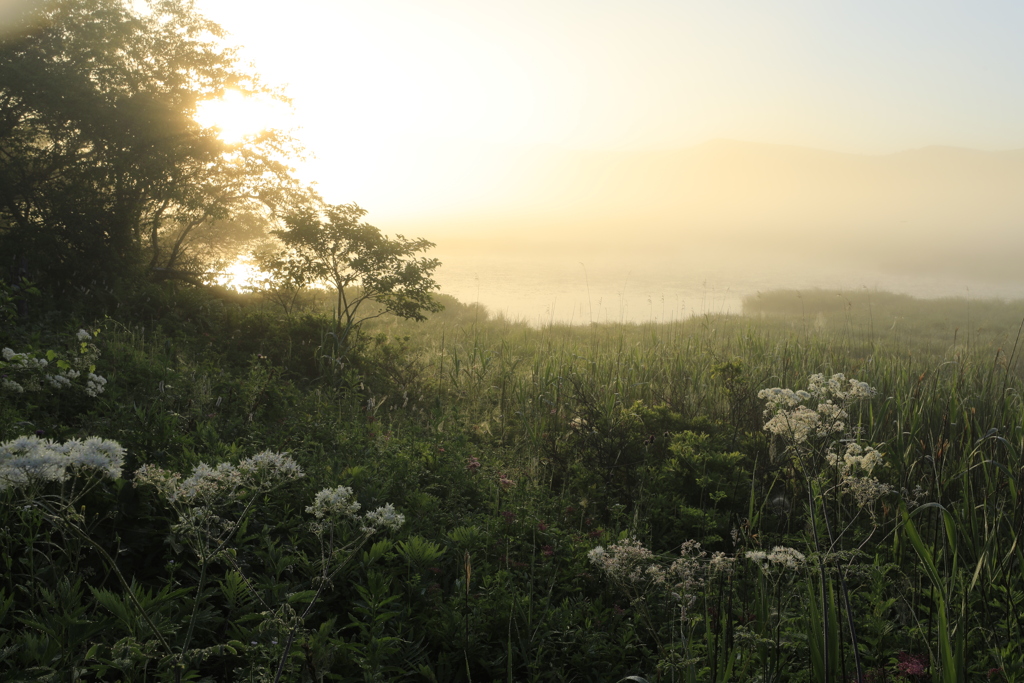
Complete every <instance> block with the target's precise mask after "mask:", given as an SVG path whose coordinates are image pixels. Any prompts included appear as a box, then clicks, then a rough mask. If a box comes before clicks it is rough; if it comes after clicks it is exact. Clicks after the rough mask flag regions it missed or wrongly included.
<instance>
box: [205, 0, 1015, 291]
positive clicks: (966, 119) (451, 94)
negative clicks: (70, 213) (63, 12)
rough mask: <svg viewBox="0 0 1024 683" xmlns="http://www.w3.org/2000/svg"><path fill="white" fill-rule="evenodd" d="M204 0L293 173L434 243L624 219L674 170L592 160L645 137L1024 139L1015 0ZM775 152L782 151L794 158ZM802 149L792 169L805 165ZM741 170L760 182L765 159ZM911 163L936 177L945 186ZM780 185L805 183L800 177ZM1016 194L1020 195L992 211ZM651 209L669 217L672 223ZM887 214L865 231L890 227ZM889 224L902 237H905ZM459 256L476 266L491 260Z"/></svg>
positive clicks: (845, 147)
mask: <svg viewBox="0 0 1024 683" xmlns="http://www.w3.org/2000/svg"><path fill="white" fill-rule="evenodd" d="M197 7H198V8H199V10H200V11H201V12H203V13H204V14H205V15H206V16H208V17H209V18H211V19H213V20H215V21H217V22H218V23H220V24H221V25H222V26H223V27H224V28H225V29H227V30H228V31H229V33H230V34H231V40H233V41H234V42H236V43H238V44H240V45H242V46H243V52H242V54H243V57H244V58H245V59H248V60H251V61H252V62H253V64H254V66H255V69H256V70H257V71H259V72H260V73H261V74H263V76H264V78H265V80H266V81H267V82H268V83H271V84H277V85H282V86H284V87H285V89H286V92H287V93H288V94H289V95H290V96H291V97H292V99H293V103H294V115H293V116H292V117H291V118H290V119H289V121H290V125H296V126H298V130H297V135H298V137H299V138H300V140H301V141H302V142H303V143H304V145H305V146H306V148H307V149H308V150H309V151H310V152H311V156H312V158H311V159H310V160H308V161H306V162H304V163H302V164H300V165H299V169H298V170H299V173H300V175H301V176H302V177H304V178H305V179H307V180H311V181H315V182H317V184H318V187H319V190H320V192H321V193H322V194H323V195H324V196H325V198H327V199H328V200H329V201H332V202H358V203H359V204H360V205H361V206H363V207H364V208H366V209H368V211H369V212H370V213H369V216H368V220H370V222H372V223H373V224H375V225H377V226H378V227H381V228H382V230H384V231H385V232H389V233H394V232H399V233H404V234H406V235H416V236H425V237H427V238H428V239H432V240H434V241H436V242H438V243H439V244H442V245H449V246H450V245H451V244H452V243H453V242H452V240H457V239H463V240H466V239H473V238H483V237H487V238H489V239H491V238H492V239H494V240H498V241H500V240H501V239H502V238H504V239H505V242H506V243H508V242H509V241H510V240H511V241H514V239H515V235H517V234H518V233H519V231H521V230H523V229H525V226H529V227H530V228H532V229H533V232H534V233H535V234H537V233H540V234H547V235H550V236H552V237H554V236H556V233H557V234H560V235H561V236H562V241H563V242H564V241H568V242H572V241H583V239H584V238H583V237H581V236H583V235H586V234H587V227H586V226H587V225H588V224H591V223H592V224H595V225H596V224H597V223H598V222H600V219H602V218H606V219H607V218H608V217H609V216H611V217H613V218H614V221H613V223H615V225H616V226H618V229H620V230H623V229H632V228H633V227H635V226H632V225H627V224H626V223H627V222H628V221H627V218H625V216H627V213H626V211H627V210H628V207H629V206H630V204H631V203H633V204H634V205H638V206H639V205H641V204H643V205H644V206H645V208H647V207H650V206H653V205H654V204H659V205H660V199H661V197H662V196H663V195H664V193H670V194H671V193H672V187H673V186H672V184H671V182H668V183H666V182H662V180H663V179H662V180H657V181H655V182H652V183H650V184H648V187H647V188H646V190H645V189H644V188H640V189H639V190H638V191H637V194H636V195H626V194H624V192H625V190H623V189H621V188H623V187H625V185H627V184H630V183H618V184H617V185H615V186H614V187H610V186H609V183H608V182H605V181H603V180H602V178H605V179H607V178H622V177H627V178H632V179H635V178H637V177H639V176H640V175H644V172H643V171H641V172H639V173H636V172H634V169H636V168H646V166H644V164H646V161H645V160H646V159H647V158H648V157H645V156H644V155H657V154H660V153H674V152H677V151H680V150H692V149H695V148H700V146H701V145H706V144H708V143H709V142H711V141H721V140H735V141H747V142H751V143H761V144H768V145H777V146H796V147H805V148H814V149H818V150H828V151H830V152H837V153H843V154H845V155H847V161H849V159H851V158H858V157H861V156H872V157H877V156H879V155H893V154H896V153H899V152H902V151H904V150H915V149H919V148H924V147H929V146H933V145H941V146H950V147H962V148H971V149H975V150H986V151H991V152H995V151H1001V150H1018V149H1022V148H1024V123H1022V122H1024V86H1022V84H1024V40H1021V39H1020V36H1021V35H1024V3H1021V2H1009V1H1002V0H1000V1H991V0H977V1H975V2H970V3H968V2H964V1H954V0H928V1H924V0H921V1H918V0H885V1H882V0H857V1H856V2H850V1H845V0H833V1H829V2H822V1H820V0H774V1H773V2H764V1H763V0H717V1H714V2H711V1H704V2H696V1H692V0H628V1H625V0H516V1H514V2H512V1H505V0H500V1H499V0H359V1H355V0H291V1H290V2H288V3H281V2H279V0H274V1H273V2H271V1H270V0H199V1H198V3H197ZM275 122H276V121H275ZM779 149H783V148H782V147H780V148H779ZM581 154H582V155H584V156H580V155H581ZM573 155H576V156H573ZM587 155H589V156H587ZM733 156H734V157H735V159H741V160H743V161H742V163H747V161H746V160H748V159H749V158H750V155H749V154H746V153H744V154H739V155H733ZM623 159H626V161H623ZM780 159H781V160H776V161H775V162H773V163H775V164H776V167H777V166H778V165H779V164H782V166H783V167H787V168H788V167H789V166H790V165H792V164H793V163H796V164H797V165H799V164H803V163H804V162H802V161H799V162H791V161H790V160H789V157H786V156H785V154H784V155H783V156H782V157H780ZM638 160H639V161H638ZM715 163H716V164H718V165H719V166H720V165H721V163H724V162H721V163H720V162H715ZM735 163H740V162H738V161H737V162H735ZM843 163H846V162H843ZM840 165H842V164H840ZM847 165H849V164H847ZM673 168H675V167H673ZM695 168H698V171H699V168H700V167H695ZM716 168H717V166H716ZM773 168H774V167H773ZM801 168H802V169H803V170H800V172H799V173H797V176H800V177H807V174H808V173H811V174H813V172H814V171H813V169H812V170H810V171H808V170H807V169H806V168H803V167H802V166H801ZM844 168H845V167H844ZM740 170H741V171H743V169H740ZM731 172H732V171H730V173H731ZM891 172H892V171H891V169H890V170H887V171H885V173H891ZM694 173H697V174H698V176H699V173H698V172H697V171H694V172H693V173H691V179H692V178H693V177H696V176H694V175H693V174H694ZM744 173H745V171H744ZM773 173H774V171H770V172H768V175H769V176H771V175H772V174H773ZM801 173H802V174H803V175H802V176H801V175H800V174H801ZM648 175H649V174H648ZM747 175H749V174H747ZM826 175H829V177H832V176H834V177H837V178H838V177H848V176H849V175H850V172H848V171H846V170H844V171H835V170H830V171H829V173H828V174H826ZM854 175H856V174H854ZM887 177H889V176H887ZM986 177H987V176H986ZM1012 177H1013V179H1014V182H1015V179H1016V178H1017V176H1016V175H1014V176H1012ZM893 178H895V176H893ZM670 180H671V179H670ZM720 180H721V179H720ZM745 182H746V184H747V186H749V187H753V188H755V190H756V192H759V193H760V195H765V194H766V191H765V190H764V189H763V188H764V187H767V185H766V184H765V183H764V182H762V180H761V179H760V178H755V179H754V180H751V179H750V178H748V179H747V180H746V181H745ZM893 182H897V183H899V182H900V181H899V180H894V181H893ZM908 182H910V183H911V184H915V186H921V187H926V189H927V188H932V187H934V188H935V191H936V192H941V193H943V194H948V188H949V187H954V188H955V187H957V185H955V184H954V185H949V184H948V183H947V184H946V185H942V184H941V183H939V185H934V186H932V185H928V182H930V181H928V182H925V181H920V180H918V179H915V180H913V181H908ZM922 183H923V184H922ZM631 184H632V185H633V186H639V185H641V183H639V182H636V181H634V182H632V183H631ZM875 184H876V185H877V184H878V183H877V182H876V183H875ZM974 184H978V183H974ZM1008 184H1010V185H1012V183H1009V182H1008ZM729 185H730V182H729V180H728V178H726V179H725V180H722V181H721V182H719V183H718V185H716V186H715V187H714V189H713V192H712V191H709V193H708V194H707V197H706V198H712V199H711V200H708V201H705V202H704V203H705V204H708V203H709V202H710V203H711V204H715V203H716V202H719V198H720V199H721V202H720V203H718V204H716V205H724V204H730V203H732V204H737V203H739V204H746V205H749V210H748V211H747V212H746V213H745V214H744V215H745V216H755V217H756V216H757V215H759V211H760V208H759V206H760V205H758V204H757V203H756V201H753V202H751V201H747V198H745V197H740V196H738V195H737V196H735V197H730V196H728V192H727V191H726V190H723V188H728V186H729ZM652 187H653V188H656V191H657V192H659V193H662V194H659V195H658V196H654V195H652V192H654V191H653V190H651V188H652ZM758 188H761V189H758ZM608 194H617V195H619V196H617V197H616V198H615V201H614V204H615V206H616V207H617V208H615V211H619V210H620V209H621V212H620V213H615V212H614V211H613V210H612V209H610V208H609V207H608V206H607V205H606V204H607V202H606V200H607V195H608ZM826 194H827V193H826ZM847 194H849V192H847ZM917 194H918V195H919V196H921V197H923V198H924V201H927V200H928V194H927V192H924V193H922V192H917ZM790 195H791V196H792V198H793V200H794V202H797V203H799V202H800V200H801V195H800V193H799V192H795V193H794V192H791V193H790ZM991 195H992V193H991V192H989V193H988V194H987V195H985V201H986V202H990V200H991V198H992V196H991ZM787 196H789V195H787ZM823 196H824V195H823ZM978 196H979V197H980V196H981V195H978ZM997 199H998V197H997ZM712 200H713V201H712ZM762 200H764V201H769V200H770V198H765V197H762ZM758 201H761V200H758ZM872 201H873V200H872ZM970 201H973V200H971V199H970V198H967V199H964V200H963V201H961V204H963V205H964V206H967V208H966V209H964V210H963V211H961V214H962V215H970V209H971V207H970V206H968V205H969V204H970ZM776 203H777V202H776ZM669 204H671V202H669ZM673 206H674V205H673ZM712 208H714V207H712ZM773 210H774V207H773ZM936 210H938V212H939V213H941V211H942V210H941V208H940V209H936V208H935V207H930V209H929V212H930V213H929V212H926V213H929V215H931V214H934V213H935V212H936ZM1018 210H1019V209H1018V207H1017V206H1016V205H1015V204H1014V205H1012V206H1009V208H1006V207H1004V210H1003V212H1002V214H1000V215H1002V216H1004V217H1005V215H1006V214H1007V213H1009V215H1011V217H1012V216H1015V215H1017V214H1016V213H1014V212H1016V211H1018ZM913 211H914V209H913V207H909V208H908V207H906V206H901V207H899V210H898V211H897V210H896V209H893V213H894V215H895V214H896V213H899V214H900V221H899V222H898V225H903V224H908V225H915V224H917V225H919V226H923V227H920V229H922V230H924V229H926V228H927V225H926V222H927V221H926V220H925V219H921V220H917V221H915V220H909V221H908V219H907V216H906V215H903V214H907V213H908V212H909V213H913ZM726 213H729V212H728V211H727V212H726ZM776 213H777V212H776ZM869 213H870V212H869ZM961 214H958V215H961ZM645 215H646V216H647V218H645V219H644V220H646V221H647V222H648V223H650V224H654V223H658V224H659V225H661V226H662V228H664V226H665V225H669V224H672V223H673V221H676V222H677V223H680V224H682V223H685V222H686V221H684V220H683V217H681V216H678V215H675V214H666V215H665V217H663V218H658V217H655V216H653V214H651V212H650V211H648V212H647V214H645ZM730 215H739V214H738V213H737V212H736V211H732V213H731V214H730ZM922 215H924V214H922ZM776 219H778V220H782V219H779V218H778V216H777V215H776ZM609 220H611V219H609ZM703 220H704V214H700V218H699V220H698V219H694V218H693V216H690V220H689V223H690V224H694V223H695V222H701V221H703ZM808 220H810V219H808ZM814 220H818V218H817V217H815V218H814ZM887 220H888V219H886V220H882V221H881V222H879V223H878V224H877V225H874V226H872V229H873V230H874V231H875V232H876V233H878V234H883V233H885V231H888V230H894V229H896V228H895V227H894V226H895V225H897V223H893V225H890V222H891V221H890V222H886V221H887ZM606 222H607V221H606ZM570 224H572V225H570ZM640 227H642V228H643V229H646V228H647V227H648V226H647V224H645V225H644V226H640ZM967 227H970V226H965V229H966V228H967ZM974 227H977V226H974ZM900 229H903V230H910V228H908V227H903V228H900ZM943 229H944V230H946V232H950V231H953V232H955V226H954V227H952V228H951V227H950V226H945V227H944V228H943ZM1006 229H1007V228H1006V226H1005V225H1003V224H1001V225H1000V227H999V230H1004V231H1005V230H1006ZM663 232H664V230H663ZM900 239H901V240H902V243H906V244H910V243H912V242H914V240H916V239H918V235H917V234H916V233H907V234H903V235H902V236H901V238H900ZM951 248H952V247H951ZM661 255H662V256H663V255H664V254H661ZM488 258H490V256H489V257H488ZM571 258H572V259H576V258H577V257H576V255H575V254H574V255H572V256H571ZM581 258H582V257H581ZM563 260H564V259H563ZM890 260H894V257H893V255H892V254H890ZM896 260H898V259H896ZM449 262H450V263H453V264H455V265H458V259H457V258H456V259H452V260H450V261H446V263H449ZM578 265H579V264H578V263H577V261H576V260H573V261H572V268H578ZM563 267H565V265H564V263H563ZM465 268H468V270H467V271H466V272H467V273H469V272H475V273H476V274H475V275H474V276H473V277H475V278H478V279H479V278H480V275H479V273H480V272H481V271H488V272H491V271H494V270H495V268H497V266H496V265H495V264H493V263H484V262H482V261H479V262H476V263H474V264H473V265H472V266H465ZM474 269H475V270H474ZM975 270H978V268H975ZM705 275H707V273H705ZM467 277H468V275H467ZM620 278H621V279H622V280H625V279H628V278H627V277H626V275H624V274H620ZM947 279H948V278H947ZM862 284H868V285H870V284H871V282H865V283H862ZM478 286H479V285H478ZM505 286H508V285H507V284H506V285H505ZM653 286H655V285H652V287H653ZM955 286H957V287H960V286H967V285H966V284H963V283H959V282H957V284H956V285H955Z"/></svg>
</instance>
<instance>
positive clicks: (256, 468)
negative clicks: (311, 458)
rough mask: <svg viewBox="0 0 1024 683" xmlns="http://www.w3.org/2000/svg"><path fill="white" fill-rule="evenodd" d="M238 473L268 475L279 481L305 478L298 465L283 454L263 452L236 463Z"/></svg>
mask: <svg viewBox="0 0 1024 683" xmlns="http://www.w3.org/2000/svg"><path fill="white" fill-rule="evenodd" d="M238 471H239V472H241V473H242V474H248V475H270V476H274V477H278V478H281V479H298V478H300V477H303V476H305V475H304V474H303V472H302V468H301V467H299V464H298V463H297V462H295V461H294V460H292V459H291V458H290V457H288V456H287V455H285V454H284V453H275V452H273V451H263V452H262V453H258V454H256V455H254V456H252V457H251V458H245V459H244V460H242V461H241V462H239V463H238Z"/></svg>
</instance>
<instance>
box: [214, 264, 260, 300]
mask: <svg viewBox="0 0 1024 683" xmlns="http://www.w3.org/2000/svg"><path fill="white" fill-rule="evenodd" d="M264 275H266V274H265V273H264V272H263V271H262V270H260V269H259V268H257V267H256V264H254V263H253V262H252V261H251V260H250V259H248V258H246V257H241V258H239V259H238V260H236V261H235V262H234V263H232V264H231V265H229V266H228V267H227V268H225V269H224V270H223V271H222V272H221V274H220V275H219V276H218V277H217V279H216V280H215V282H216V283H217V284H218V285H220V286H222V287H227V288H228V289H234V290H235V291H238V292H243V291H246V290H247V289H251V288H253V287H259V286H260V285H259V283H260V282H261V281H262V280H263V279H264V278H263V276H264Z"/></svg>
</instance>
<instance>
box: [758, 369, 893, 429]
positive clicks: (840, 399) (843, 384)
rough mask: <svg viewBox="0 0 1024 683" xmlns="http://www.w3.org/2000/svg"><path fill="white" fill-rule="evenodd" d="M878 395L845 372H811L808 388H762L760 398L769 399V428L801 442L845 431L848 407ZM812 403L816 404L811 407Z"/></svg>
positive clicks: (765, 415)
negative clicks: (848, 377) (794, 389)
mask: <svg viewBox="0 0 1024 683" xmlns="http://www.w3.org/2000/svg"><path fill="white" fill-rule="evenodd" d="M874 395H875V390H874V389H873V388H871V386H869V385H868V384H867V383H866V382H861V381H859V380H856V379H847V378H846V375H844V374H842V373H836V374H834V375H832V376H831V377H828V378H826V377H825V375H822V374H820V373H819V374H816V375H811V377H810V379H809V381H808V386H807V390H806V391H805V390H803V389H801V390H800V391H793V390H791V389H782V388H780V387H773V388H771V389H762V390H761V391H759V392H758V394H757V397H758V398H760V399H762V400H763V401H764V402H765V410H764V417H765V420H766V421H765V425H764V428H765V431H768V432H771V433H772V434H776V435H778V436H782V437H785V438H787V439H789V440H791V441H792V442H793V443H794V444H801V443H806V442H807V441H808V439H810V438H811V437H827V436H830V435H835V434H842V433H843V432H845V431H846V428H847V422H846V421H847V419H848V418H849V413H848V412H847V410H846V406H847V405H849V404H850V403H851V402H852V401H856V400H860V399H864V398H871V397H872V396H874ZM808 403H814V404H815V405H814V407H813V408H811V407H810V406H808V405H807V404H808Z"/></svg>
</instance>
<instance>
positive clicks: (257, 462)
mask: <svg viewBox="0 0 1024 683" xmlns="http://www.w3.org/2000/svg"><path fill="white" fill-rule="evenodd" d="M303 476H305V475H304V474H303V472H302V468H301V467H299V465H298V463H296V462H295V461H294V460H292V459H291V458H290V457H288V456H287V455H285V454H284V453H274V452H272V451H263V452H262V453H259V454H258V455H254V456H252V457H251V458H245V459H243V460H241V461H239V463H238V464H237V465H232V464H231V463H229V462H222V463H220V464H218V465H217V466H216V467H212V466H210V465H208V464H206V463H205V462H201V463H199V464H198V465H196V466H195V468H193V470H192V474H191V475H189V476H188V477H185V478H184V479H183V478H182V476H181V475H180V474H178V473H177V472H169V471H168V470H165V469H163V468H161V467H157V466H156V465H148V464H147V465H143V466H142V467H140V468H139V469H138V470H136V472H135V484H136V486H138V485H141V484H149V485H151V486H153V487H155V488H156V490H157V491H159V492H160V494H161V495H162V496H163V497H164V498H166V499H167V502H169V503H171V504H172V505H215V504H219V503H226V502H229V501H232V500H237V498H238V496H239V495H242V494H246V495H247V494H248V493H251V492H252V491H267V490H269V489H271V488H273V487H274V486H276V485H278V484H281V483H284V482H285V481H288V480H292V479H298V478H300V477H303Z"/></svg>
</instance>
